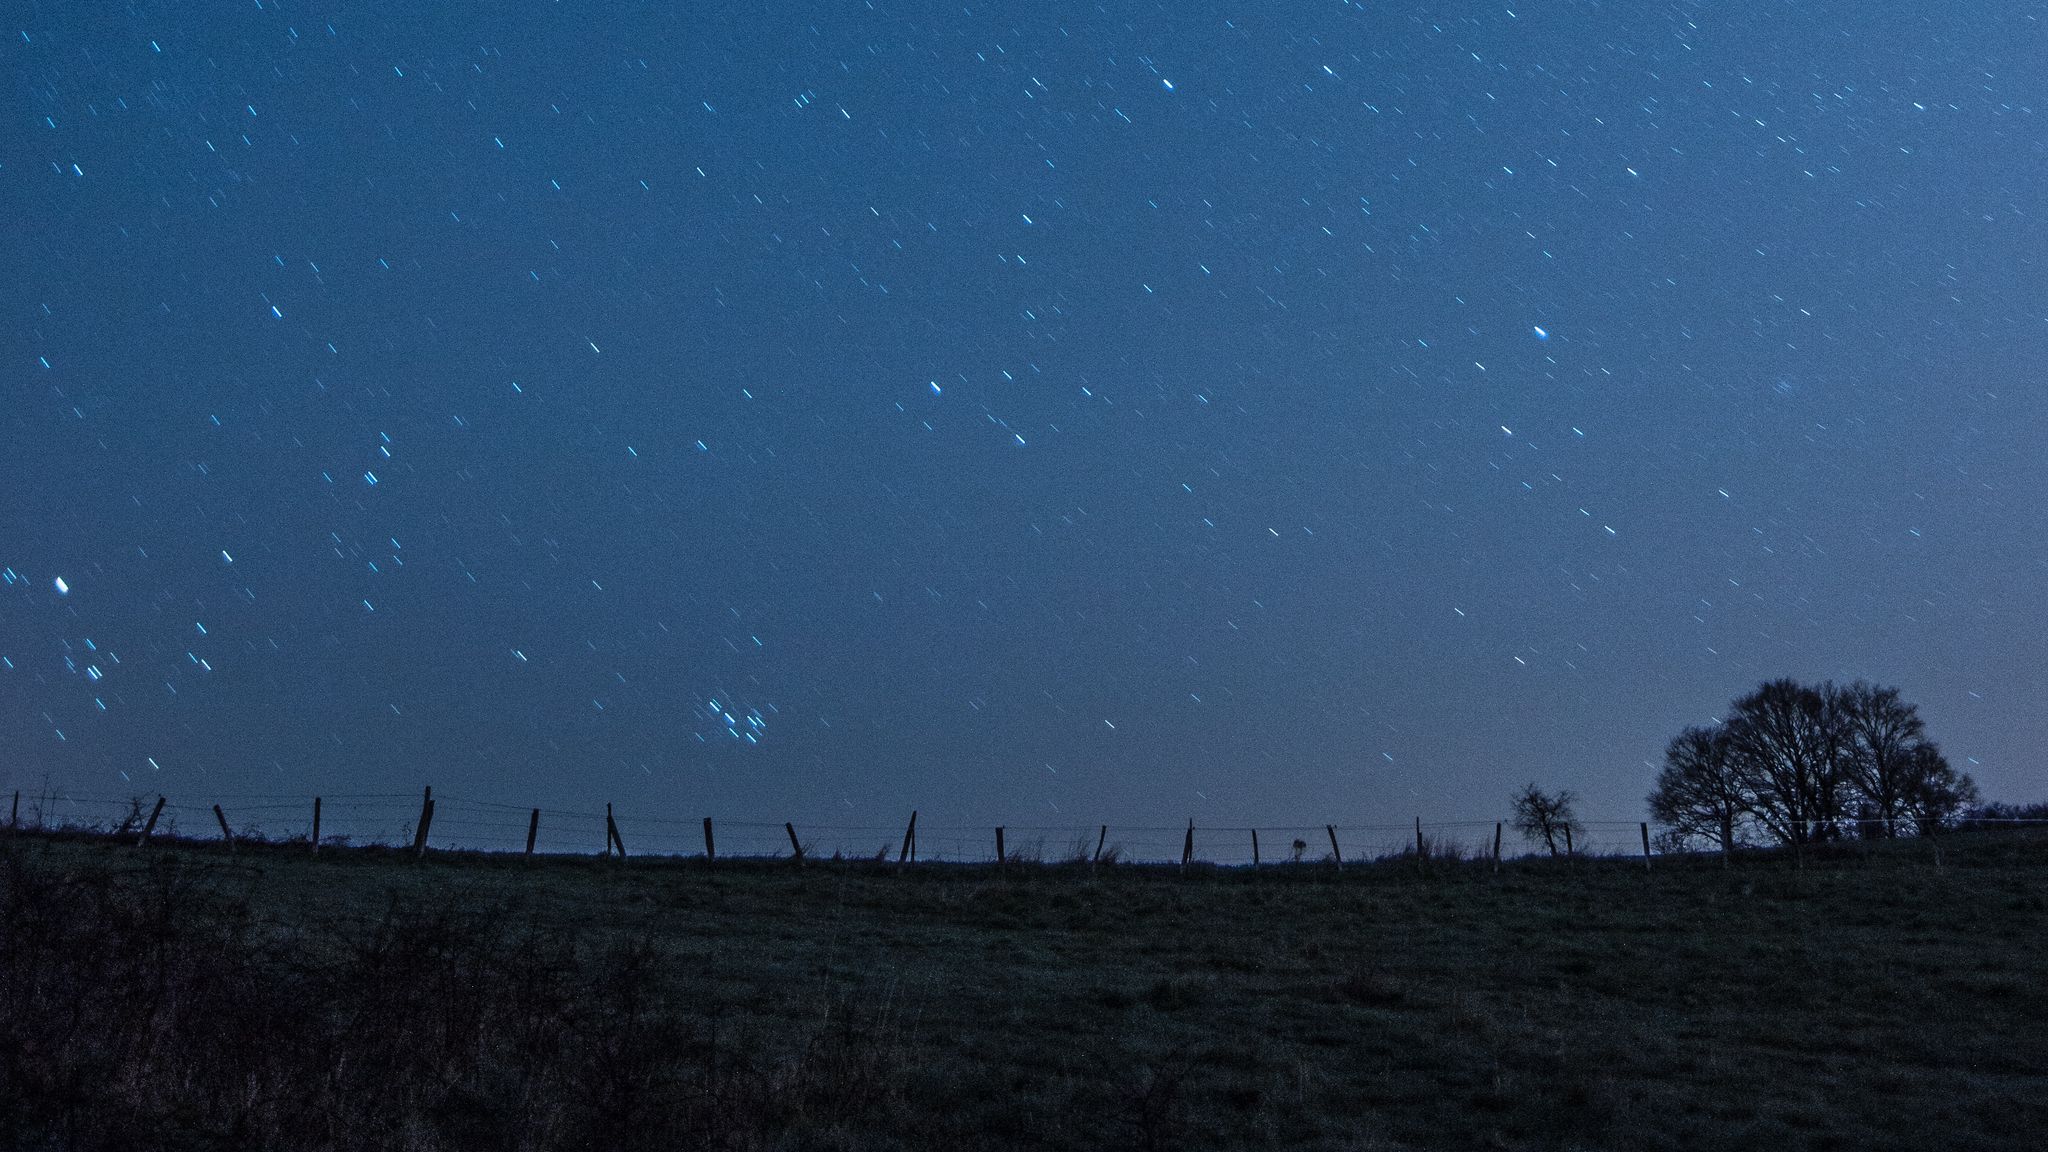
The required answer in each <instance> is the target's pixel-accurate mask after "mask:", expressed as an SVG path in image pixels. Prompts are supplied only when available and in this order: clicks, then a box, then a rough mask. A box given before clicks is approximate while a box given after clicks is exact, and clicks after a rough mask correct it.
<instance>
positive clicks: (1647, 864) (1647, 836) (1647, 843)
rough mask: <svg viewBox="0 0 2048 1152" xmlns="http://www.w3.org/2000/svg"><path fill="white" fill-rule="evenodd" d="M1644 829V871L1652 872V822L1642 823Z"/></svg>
mask: <svg viewBox="0 0 2048 1152" xmlns="http://www.w3.org/2000/svg"><path fill="white" fill-rule="evenodd" d="M1642 829H1643V871H1645V872H1648V871H1649V870H1650V822H1649V821H1647V820H1645V821H1643V822H1642Z"/></svg>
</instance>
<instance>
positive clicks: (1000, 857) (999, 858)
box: [996, 824, 1010, 868]
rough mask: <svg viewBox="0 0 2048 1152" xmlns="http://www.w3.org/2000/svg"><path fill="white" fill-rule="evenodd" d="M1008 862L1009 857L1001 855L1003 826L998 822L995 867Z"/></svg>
mask: <svg viewBox="0 0 2048 1152" xmlns="http://www.w3.org/2000/svg"><path fill="white" fill-rule="evenodd" d="M1009 862H1010V858H1009V857H1008V856H1005V855H1003V826H1002V825H1001V824H998V825H996V867H998V868H1001V867H1003V866H1005V865H1007V864H1008V863H1009Z"/></svg>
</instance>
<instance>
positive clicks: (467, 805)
mask: <svg viewBox="0 0 2048 1152" xmlns="http://www.w3.org/2000/svg"><path fill="white" fill-rule="evenodd" d="M316 813H317V815H316ZM905 816H906V819H905V822H904V823H902V824H887V825H884V824H806V825H797V824H794V823H784V822H777V821H762V820H741V819H725V818H722V817H712V818H689V817H670V816H656V815H646V814H638V813H628V812H619V811H614V810H613V809H612V808H611V806H609V805H607V806H605V807H604V808H558V807H541V808H534V807H527V806H521V805H517V804H509V803H504V802H501V801H492V800H479V799H475V798H471V797H465V796H460V795H448V794H445V793H436V792H433V791H432V790H431V789H428V790H426V791H425V793H424V794H408V793H347V794H338V795H325V796H321V797H318V798H317V800H316V798H314V797H309V796H292V795H280V794H230V795H222V796H217V797H207V798H205V799H204V800H200V801H193V800H171V799H169V798H168V797H164V798H161V799H160V800H158V801H146V800H143V799H140V798H134V797H129V798H115V797H107V796H87V795H82V794H78V793H72V792H62V791H51V790H46V791H43V792H40V793H35V794H24V793H21V792H16V793H15V794H14V796H13V798H12V807H11V809H10V810H9V814H8V827H10V828H40V829H72V830H85V831H97V832H103V833H118V834H126V835H133V836H136V837H138V838H142V837H145V836H147V837H154V838H164V839H180V840H198V841H207V840H211V841H220V840H224V839H227V838H229V837H230V836H232V837H233V838H234V839H236V840H248V841H268V842H285V843H290V842H299V843H308V844H310V843H311V841H312V838H313V836H314V829H315V821H316V820H317V821H318V829H319V831H318V836H319V843H320V845H321V846H335V847H340V846H353V845H382V846H389V847H409V846H418V845H422V844H426V845H430V846H431V847H434V848H437V849H454V850H462V851H482V852H511V853H524V852H533V853H540V854H548V855H578V854H582V855H590V854H602V853H607V852H609V851H611V850H612V849H613V846H614V844H616V845H617V846H618V849H619V850H620V851H623V852H626V853H628V854H630V855H636V856H678V857H682V856H699V857H702V856H707V855H716V856H719V857H736V858H754V859H777V858H780V859H788V858H791V857H793V856H795V855H796V854H797V853H798V852H801V853H802V855H803V856H804V857H805V858H808V859H826V858H841V859H853V860H860V859H869V860H873V859H881V860H889V861H896V860H901V859H914V860H918V861H926V862H950V863H967V864H988V863H995V862H996V861H998V860H999V859H1003V860H1008V861H1011V862H1018V863H1045V864H1057V863H1088V862H1091V861H1098V862H1116V861H1122V862H1127V863H1148V864H1160V863H1164V864H1176V863H1183V862H1199V863H1203V864H1211V865H1222V866H1243V865H1250V864H1279V863H1295V864H1343V863H1352V862H1359V861H1370V860H1384V859H1390V858H1412V857H1415V856H1417V855H1418V854H1419V855H1422V856H1426V857H1428V858H1430V859H1452V860H1457V859H1488V858H1491V857H1493V856H1494V855H1495V854H1496V853H1498V854H1500V855H1503V856H1517V855H1525V854H1536V855H1549V854H1551V851H1552V850H1553V848H1554V850H1555V851H1556V852H1557V853H1560V854H1569V855H1575V856H1644V855H1649V854H1651V853H1652V852H1653V850H1654V851H1656V852H1657V853H1658V854H1662V851H1663V849H1664V848H1665V847H1666V846H1667V845H1668V843H1669V841H1668V839H1667V838H1666V837H1665V836H1664V833H1665V832H1666V831H1667V830H1666V829H1663V828H1661V827H1660V826H1658V825H1653V824H1649V823H1646V822H1644V821H1631V820H1583V821H1575V822H1573V824H1572V825H1571V827H1570V829H1569V830H1568V831H1561V832H1560V833H1559V834H1557V835H1556V836H1555V837H1554V838H1553V840H1552V841H1549V842H1546V841H1545V840H1544V839H1542V838H1541V837H1536V838H1526V837H1524V836H1523V835H1522V834H1521V833H1519V832H1518V831H1517V830H1516V828H1515V826H1514V824H1513V822H1512V821H1511V820H1507V819H1493V820H1484V819H1481V820H1449V821H1433V822H1431V821H1424V820H1422V819H1420V818H1419V817H1418V818H1415V819H1412V820H1409V821H1406V822H1401V823H1352V824H1334V823H1332V824H1321V825H1305V824H1259V825H1249V824H1246V825H1200V824H1195V823H1189V824H1176V825H1108V824H1044V825H1005V826H1002V827H1000V828H998V827H996V826H993V825H984V826H964V825H933V824H929V823H920V822H918V821H917V820H916V818H915V817H914V815H912V814H909V813H906V814H905ZM422 823H424V824H426V825H427V833H428V835H427V837H426V838H425V839H422V838H421V835H420V833H421V825H422ZM1872 823H1876V822H1858V821H1854V820H1843V821H1838V822H1837V825H1838V826H1846V827H1849V828H1850V829H1851V835H1857V834H1861V833H1863V832H1864V831H1865V830H1866V829H1868V830H1869V831H1870V832H1876V831H1877V829H1875V828H1870V827H1869V825H1870V824H1872ZM1963 823H1964V824H1966V825H1970V826H1980V827H1982V826H2022V825H2048V820H2039V819H1987V818H1976V817H1972V818H1967V819H1965V820H1964V821H1963ZM615 837H616V839H615ZM999 851H1000V853H1001V855H1000V856H999V855H998V852H999Z"/></svg>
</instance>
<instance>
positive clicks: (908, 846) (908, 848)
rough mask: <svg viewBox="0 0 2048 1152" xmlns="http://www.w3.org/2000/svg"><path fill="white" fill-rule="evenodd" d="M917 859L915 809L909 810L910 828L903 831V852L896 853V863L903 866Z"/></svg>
mask: <svg viewBox="0 0 2048 1152" xmlns="http://www.w3.org/2000/svg"><path fill="white" fill-rule="evenodd" d="M916 858H917V809H915V808H912V809H911V810H910V827H908V828H905V829H904V830H903V850H902V851H900V852H898V853H896V863H898V864H903V863H906V862H908V861H912V860H915V859H916Z"/></svg>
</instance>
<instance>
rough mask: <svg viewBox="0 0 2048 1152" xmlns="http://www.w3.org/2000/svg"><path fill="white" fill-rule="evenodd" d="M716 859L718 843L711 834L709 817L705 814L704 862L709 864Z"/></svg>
mask: <svg viewBox="0 0 2048 1152" xmlns="http://www.w3.org/2000/svg"><path fill="white" fill-rule="evenodd" d="M716 859H718V843H717V841H716V840H714V839H713V838H712V835H711V817H709V816H706V817H705V818H704V862H705V863H706V864H709V863H711V862H712V861H714V860H716Z"/></svg>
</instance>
